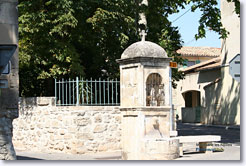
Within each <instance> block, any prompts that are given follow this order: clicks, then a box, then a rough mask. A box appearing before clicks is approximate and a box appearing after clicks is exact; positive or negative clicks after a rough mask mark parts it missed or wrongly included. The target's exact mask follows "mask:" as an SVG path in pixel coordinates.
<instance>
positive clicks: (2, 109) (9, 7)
mask: <svg viewBox="0 0 246 166" xmlns="http://www.w3.org/2000/svg"><path fill="white" fill-rule="evenodd" d="M17 4H18V0H1V1H0V45H6V44H16V45H18V12H17ZM10 66H11V67H10V73H9V74H5V75H4V74H2V75H0V79H1V80H7V81H8V85H7V88H4V89H0V159H1V160H14V159H16V154H15V151H14V147H13V144H12V130H13V126H12V121H13V119H15V118H17V117H18V99H19V76H18V50H17V51H15V53H14V55H13V56H12V58H11V60H10Z"/></svg>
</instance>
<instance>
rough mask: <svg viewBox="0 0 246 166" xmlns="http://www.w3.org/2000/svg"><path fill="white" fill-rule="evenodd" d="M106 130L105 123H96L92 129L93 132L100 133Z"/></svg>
mask: <svg viewBox="0 0 246 166" xmlns="http://www.w3.org/2000/svg"><path fill="white" fill-rule="evenodd" d="M106 130H107V126H105V125H96V126H95V128H94V130H93V133H102V132H104V131H106Z"/></svg>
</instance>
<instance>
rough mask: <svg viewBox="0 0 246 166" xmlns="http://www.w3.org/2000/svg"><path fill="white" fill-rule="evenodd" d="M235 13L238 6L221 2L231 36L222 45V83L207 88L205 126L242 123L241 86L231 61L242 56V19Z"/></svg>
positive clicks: (223, 18)
mask: <svg viewBox="0 0 246 166" xmlns="http://www.w3.org/2000/svg"><path fill="white" fill-rule="evenodd" d="M234 10H235V8H234V3H228V2H227V1H226V0H221V18H222V23H223V26H224V27H225V28H226V30H227V31H229V33H230V34H229V35H228V38H227V39H224V40H222V43H221V48H222V54H221V59H222V68H221V80H220V82H218V83H215V84H213V85H211V86H209V87H207V88H205V91H206V107H205V108H204V110H203V115H204V116H203V117H202V120H203V122H204V123H209V124H212V123H214V124H231V125H235V124H236V125H239V124H240V83H239V82H237V81H236V80H234V79H233V78H232V77H231V76H230V74H229V61H230V60H231V59H232V58H233V57H234V56H236V55H237V54H240V18H239V17H238V15H237V14H236V13H235V11H234Z"/></svg>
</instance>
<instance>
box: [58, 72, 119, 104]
mask: <svg viewBox="0 0 246 166" xmlns="http://www.w3.org/2000/svg"><path fill="white" fill-rule="evenodd" d="M55 99H56V105H57V106H75V105H77V106H79V105H84V106H103V105H104V106H105V105H108V106H117V105H120V81H118V80H117V79H115V80H109V79H106V80H101V78H99V79H98V80H92V79H90V80H87V79H85V80H84V79H83V78H82V79H81V80H79V78H78V77H76V79H75V80H74V79H73V80H71V79H69V80H64V79H61V80H56V79H55Z"/></svg>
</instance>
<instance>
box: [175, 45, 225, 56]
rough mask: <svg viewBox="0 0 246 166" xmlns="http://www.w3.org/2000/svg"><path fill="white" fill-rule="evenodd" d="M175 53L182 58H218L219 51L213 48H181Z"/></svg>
mask: <svg viewBox="0 0 246 166" xmlns="http://www.w3.org/2000/svg"><path fill="white" fill-rule="evenodd" d="M177 53H178V54H181V55H182V56H203V57H204V56H205V57H218V56H220V53H221V49H220V48H215V47H182V48H181V49H179V50H177Z"/></svg>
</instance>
